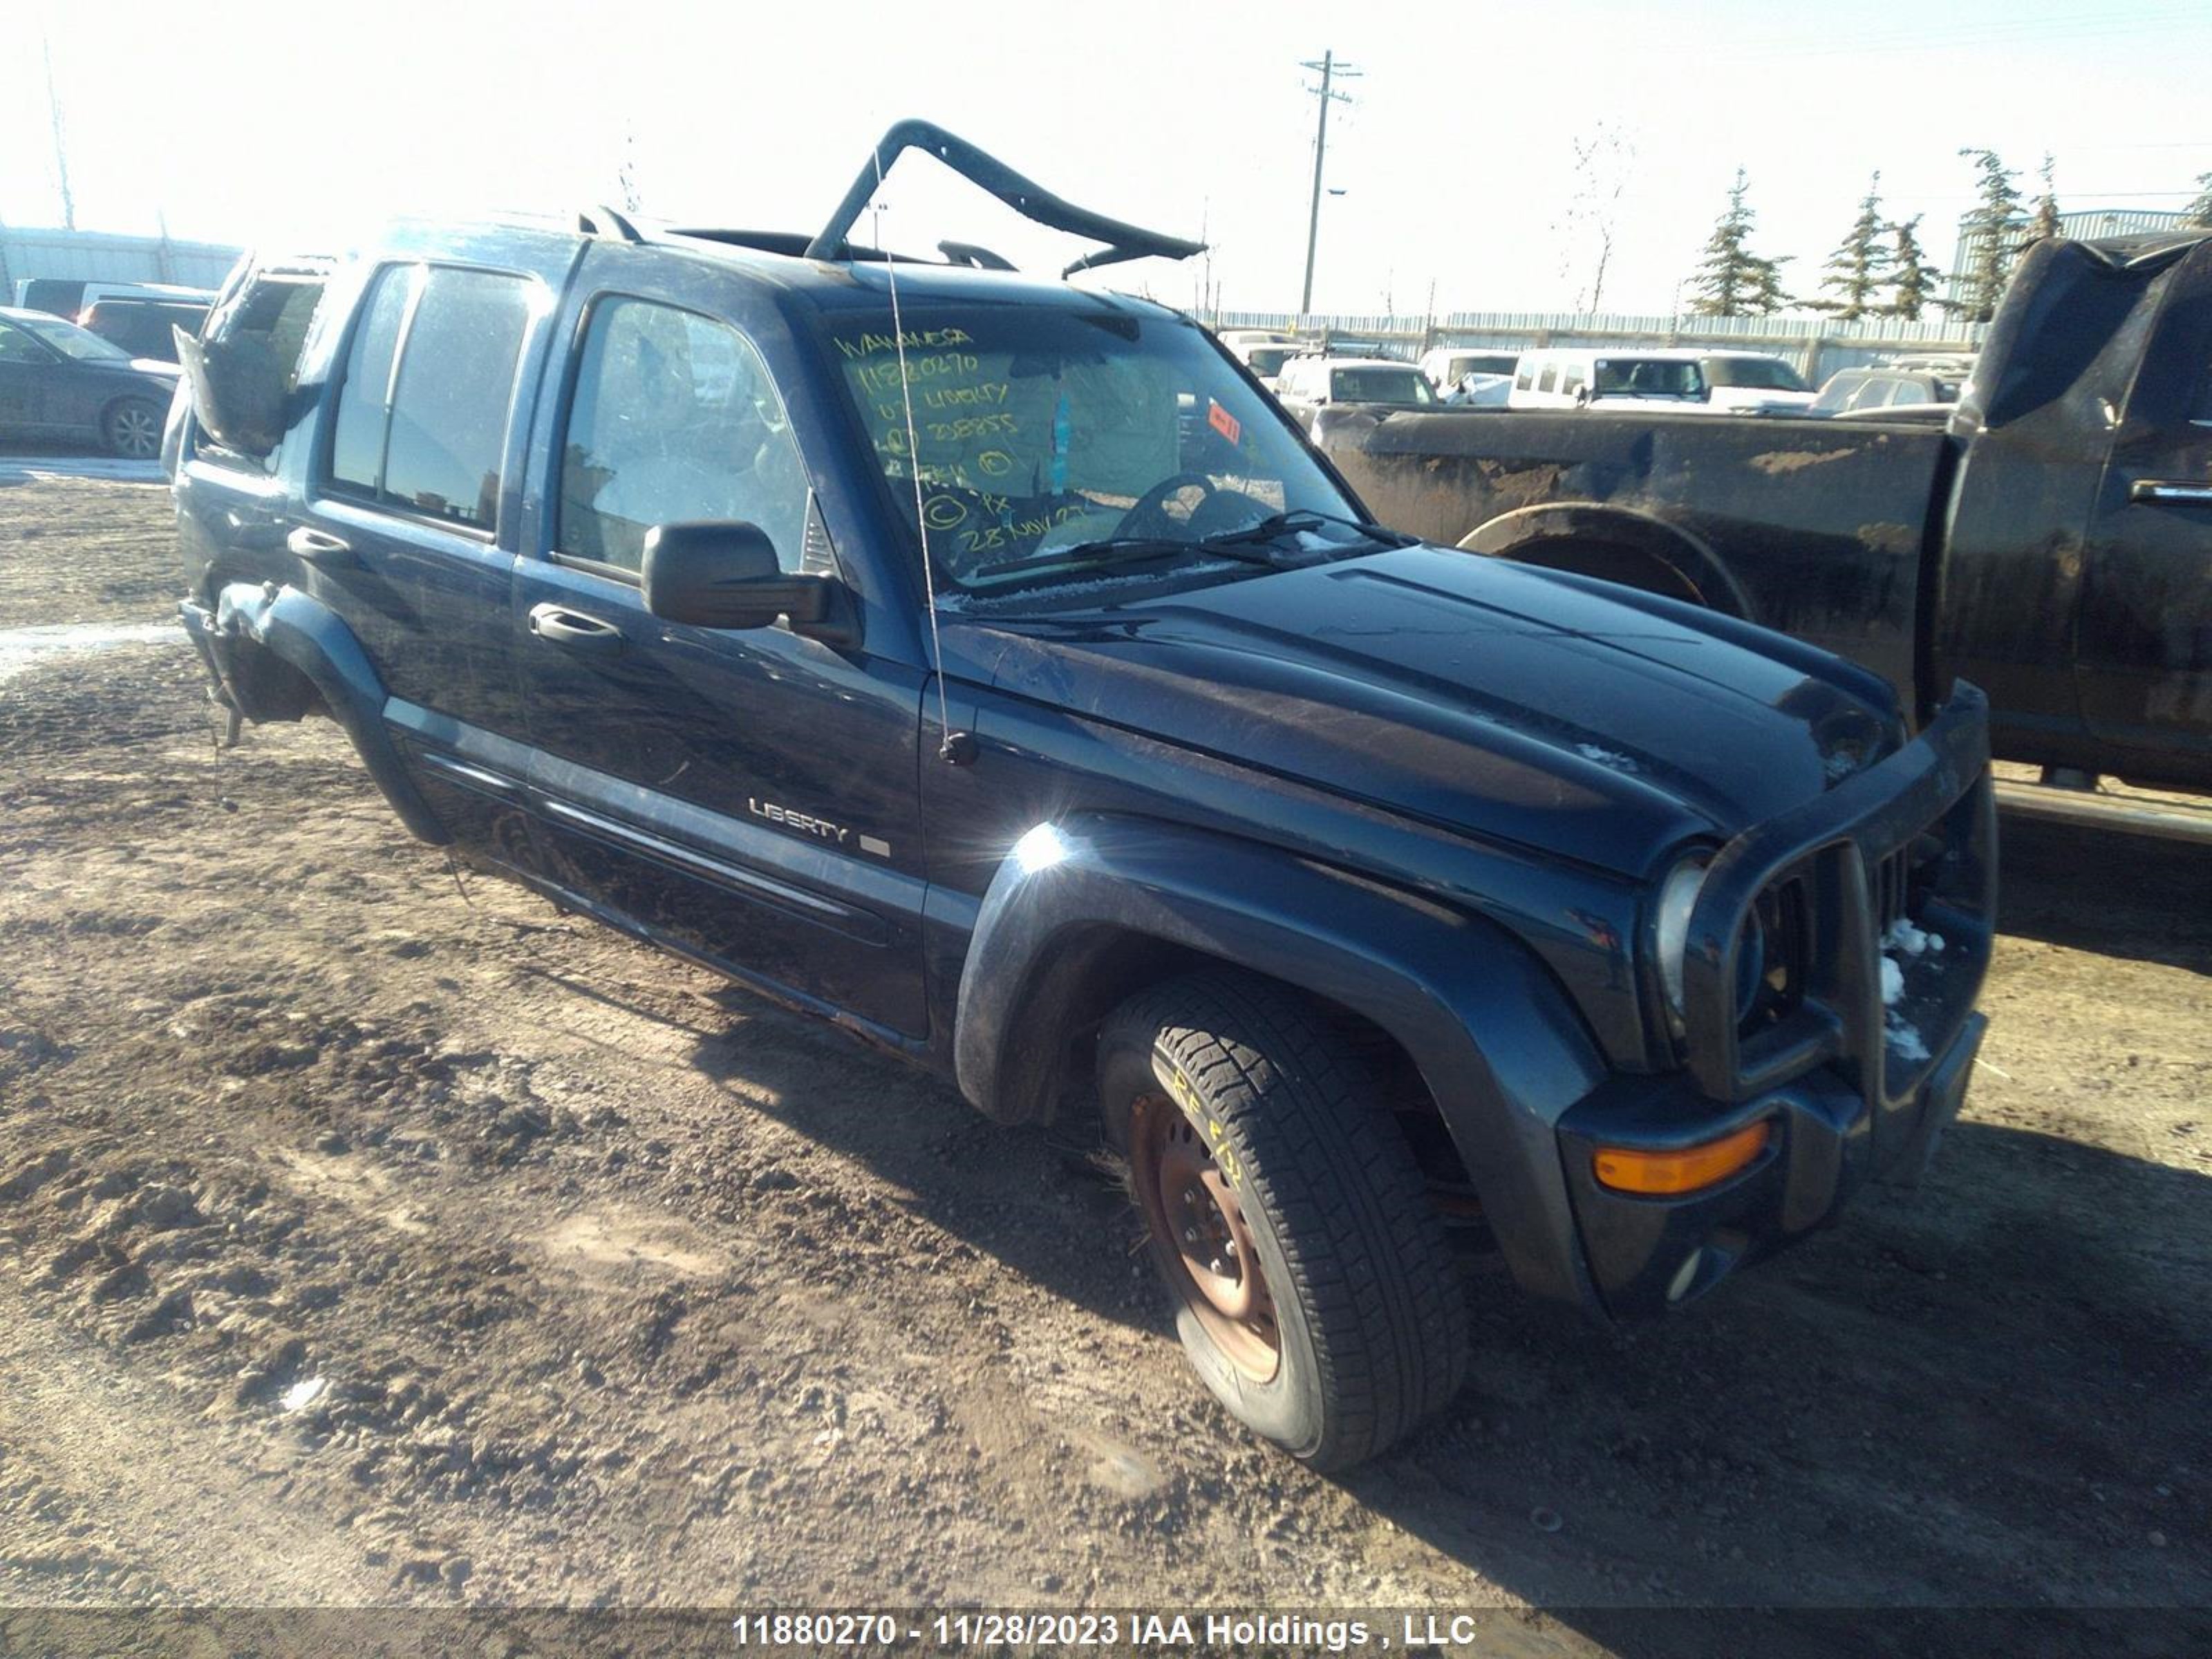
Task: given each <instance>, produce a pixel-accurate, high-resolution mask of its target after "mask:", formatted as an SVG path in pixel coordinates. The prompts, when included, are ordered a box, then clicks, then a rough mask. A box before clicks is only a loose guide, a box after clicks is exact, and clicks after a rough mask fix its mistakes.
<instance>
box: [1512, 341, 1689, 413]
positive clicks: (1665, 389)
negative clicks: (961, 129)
mask: <svg viewBox="0 0 2212 1659" xmlns="http://www.w3.org/2000/svg"><path fill="white" fill-rule="evenodd" d="M1703 356H1705V354H1704V353H1703V352H1699V351H1688V350H1681V349H1675V348H1673V347H1666V346H1652V347H1648V348H1644V349H1638V348H1635V347H1628V348H1624V349H1589V348H1563V349H1554V348H1548V347H1547V348H1543V349H1537V350H1533V351H1524V352H1522V354H1521V357H1520V361H1519V362H1518V363H1516V365H1515V368H1514V370H1513V389H1512V391H1511V392H1510V393H1508V394H1507V397H1506V400H1505V401H1506V406H1507V407H1508V408H1509V409H1606V408H1620V407H1622V406H1624V405H1626V406H1632V407H1641V408H1644V409H1650V408H1652V407H1656V406H1665V407H1669V408H1674V409H1690V410H1703V409H1705V407H1706V403H1705V398H1706V393H1707V392H1708V390H1709V388H1708V387H1707V386H1706V385H1705V372H1704V370H1703V369H1702V368H1700V367H1699V362H1700V360H1701V359H1702V358H1703Z"/></svg>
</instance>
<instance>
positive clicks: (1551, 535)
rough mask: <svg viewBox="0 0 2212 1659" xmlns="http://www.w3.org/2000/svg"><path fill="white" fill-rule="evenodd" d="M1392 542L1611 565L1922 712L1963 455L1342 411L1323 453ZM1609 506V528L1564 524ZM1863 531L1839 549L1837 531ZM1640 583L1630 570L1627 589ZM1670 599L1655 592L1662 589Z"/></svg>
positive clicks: (1610, 415)
mask: <svg viewBox="0 0 2212 1659" xmlns="http://www.w3.org/2000/svg"><path fill="white" fill-rule="evenodd" d="M1316 437H1317V439H1318V441H1320V442H1321V444H1322V447H1323V448H1324V449H1325V450H1326V451H1327V452H1328V456H1329V459H1331V460H1333V461H1334V462H1335V463H1336V464H1337V465H1338V466H1339V467H1340V469H1341V470H1342V471H1344V473H1345V475H1346V477H1347V478H1349V479H1350V481H1351V483H1352V487H1353V489H1356V490H1357V491H1358V493H1359V495H1360V497H1361V498H1362V499H1363V500H1364V501H1365V502H1366V503H1367V505H1368V507H1370V509H1371V510H1372V511H1373V512H1374V513H1375V516H1376V518H1377V519H1379V520H1381V521H1382V522H1383V523H1384V524H1387V525H1389V526H1390V527H1391V528H1392V529H1394V530H1402V531H1404V532H1407V534H1408V535H1415V536H1419V537H1421V538H1423V539H1425V540H1427V541H1432V542H1438V543H1441V544H1443V545H1445V546H1453V545H1460V546H1466V547H1468V548H1471V549H1473V550H1476V551H1480V552H1499V553H1502V552H1504V551H1506V550H1508V549H1509V547H1510V550H1511V551H1512V554H1513V556H1514V557H1516V558H1517V559H1521V560H1523V561H1527V562H1535V563H1544V562H1547V559H1546V558H1545V551H1546V546H1547V543H1548V544H1556V545H1558V546H1559V548H1560V549H1561V550H1564V549H1565V545H1566V544H1568V543H1573V544H1574V545H1575V559H1574V563H1573V568H1576V569H1578V570H1583V571H1586V572H1588V573H1589V574H1593V575H1606V574H1611V573H1609V572H1608V571H1607V570H1606V569H1602V568H1597V567H1596V566H1595V565H1593V564H1592V562H1591V557H1592V549H1593V547H1594V546H1596V547H1604V546H1607V545H1613V546H1617V547H1618V549H1619V551H1618V554H1617V559H1618V561H1619V562H1621V563H1622V564H1623V565H1626V564H1629V563H1633V564H1635V565H1636V566H1638V567H1639V568H1640V570H1641V571H1642V573H1644V574H1647V575H1654V576H1656V575H1657V574H1658V573H1656V572H1653V571H1652V569H1651V567H1652V565H1653V564H1654V563H1655V562H1656V564H1658V565H1660V566H1662V567H1663V568H1664V570H1665V571H1667V572H1671V573H1672V574H1673V577H1674V581H1675V584H1676V585H1675V586H1674V587H1673V588H1672V590H1671V591H1672V592H1674V596H1675V597H1678V598H1683V599H1696V600H1698V601H1699V603H1701V604H1705V605H1711V606H1712V607H1713V608H1715V609H1717V610H1721V611H1728V612H1729V613H1730V614H1732V615H1735V616H1740V617H1748V618H1749V619H1751V620H1753V621H1754V622H1758V623H1763V624H1765V626H1767V627H1769V628H1775V629H1780V630H1782V631H1783V632H1784V633H1786V634H1790V635H1796V637H1797V638H1799V639H1802V640H1804V641H1808V642H1809V643H1811V644H1814V645H1818V646H1820V647H1824V648H1826V649H1827V650H1830V651H1833V652H1836V653H1838V654H1839V655H1842V656H1846V657H1850V658H1852V659H1855V660H1857V661H1858V662H1860V663H1862V664H1863V665H1866V666H1867V667H1869V668H1871V669H1873V670H1875V671H1876V672H1877V673H1879V674H1881V675H1882V676H1883V678H1886V679H1887V680H1888V681H1889V682H1890V683H1891V684H1893V685H1894V686H1895V687H1896V688H1897V690H1898V696H1899V699H1900V700H1901V701H1902V702H1904V704H1905V707H1906V708H1908V709H1916V710H1917V690H1916V688H1917V684H1919V683H1920V680H1921V678H1922V671H1923V669H1924V667H1925V665H1924V664H1923V663H1921V662H1919V661H1917V660H1916V656H1917V635H1918V629H1917V617H1918V615H1919V611H1920V605H1921V599H1922V592H1921V586H1922V583H1923V580H1924V579H1925V573H1926V570H1927V568H1928V552H1929V546H1930V543H1931V536H1932V533H1933V531H1936V530H1940V526H1935V527H1933V530H1931V526H1929V523H1928V519H1929V502H1930V501H1940V500H1941V499H1942V497H1943V495H1944V494H1945V490H1944V489H1943V485H1944V483H1945V480H1946V477H1947V476H1948V471H1949V469H1950V465H1951V461H1952V455H1953V448H1952V444H1951V441H1950V440H1949V439H1948V437H1947V436H1946V435H1944V434H1943V433H1942V432H1941V431H1939V430H1928V429H1913V428H1905V427H1886V426H1880V425H1876V424H1875V423H1873V422H1857V421H1820V422H1812V421H1783V420H1774V419H1765V418H1753V417H1749V416H1744V417H1734V416H1714V415H1675V414H1654V413H1651V412H1649V411H1646V410H1633V411H1630V412H1628V413H1626V414H1622V413H1615V412H1612V411H1607V410H1563V411H1561V412H1560V413H1559V414H1556V415H1554V414H1548V413H1537V412H1524V411H1513V412H1507V411H1504V410H1479V409H1477V410H1466V409H1452V410H1438V411H1437V412H1435V413H1433V414H1422V413H1407V412H1394V413H1390V414H1388V415H1385V416H1381V417H1380V418H1378V417H1377V416H1376V413H1375V412H1373V411H1370V410H1358V409H1352V410H1334V411H1330V412H1328V414H1326V415H1325V416H1324V417H1323V422H1322V428H1321V430H1320V431H1319V432H1318V433H1317V434H1316ZM1591 503H1596V504H1601V505H1602V506H1603V507H1606V508H1608V509H1611V510H1612V511H1611V512H1610V513H1608V514H1607V516H1606V517H1605V518H1604V519H1603V520H1599V519H1598V518H1597V517H1596V516H1595V515H1593V514H1590V513H1587V512H1577V511H1576V510H1575V507H1574V506H1572V505H1566V504H1591ZM1837 526H1850V528H1849V530H1848V532H1845V533H1839V532H1838V528H1837ZM1630 574H1631V573H1630V572H1629V571H1628V570H1626V568H1624V569H1623V570H1622V571H1621V572H1620V577H1621V579H1627V578H1628V576H1629V575H1630ZM1663 581H1664V579H1663V577H1661V578H1660V579H1659V580H1644V581H1639V582H1638V584H1637V585H1638V586H1663Z"/></svg>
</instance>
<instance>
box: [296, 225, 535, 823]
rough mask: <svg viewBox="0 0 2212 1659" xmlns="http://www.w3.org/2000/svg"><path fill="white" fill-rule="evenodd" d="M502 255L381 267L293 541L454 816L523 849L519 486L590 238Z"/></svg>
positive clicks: (335, 387)
mask: <svg viewBox="0 0 2212 1659" xmlns="http://www.w3.org/2000/svg"><path fill="white" fill-rule="evenodd" d="M547 240H551V239H547ZM502 252H507V253H511V254H512V256H513V257H512V258H487V259H485V260H484V261H483V263H480V264H479V263H463V262H461V261H458V260H445V259H440V258H396V259H392V260H390V261H388V262H386V263H385V264H381V265H380V267H379V268H378V269H377V270H375V271H374V274H373V275H372V276H370V278H369V281H368V289H367V291H366V294H365V296H364V297H363V298H362V301H361V303H360V304H359V305H358V306H357V307H355V310H354V313H353V317H352V321H351V325H350V329H349V334H348V337H347V338H346V340H345V342H344V343H343V345H342V347H341V348H340V349H339V353H338V356H337V362H336V363H335V365H334V368H333V373H332V381H331V386H330V387H329V389H328V391H327V392H326V394H325V397H326V401H328V402H329V403H330V404H331V410H330V412H329V414H328V416H327V417H326V418H325V422H324V423H323V428H322V431H321V434H320V439H319V442H318V444H317V445H316V447H315V452H314V457H313V466H312V469H311V471H310V476H309V477H308V479H307V487H306V489H305V491H304V497H303V500H302V501H301V505H300V507H299V509H298V513H297V518H296V521H295V523H294V525H293V526H292V527H291V530H290V532H289V538H288V549H289V552H290V553H291V555H292V556H293V557H294V558H295V560H296V561H297V562H298V563H299V565H300V567H301V570H302V578H301V579H302V580H303V582H304V584H305V585H306V586H307V587H308V588H309V590H310V591H311V592H313V593H314V594H315V595H316V596H317V597H318V598H319V599H322V600H324V602H325V603H326V604H328V605H331V608H332V609H333V610H335V611H337V613H338V615H339V616H340V617H342V618H343V620H344V621H345V623H346V624H347V625H348V626H349V628H350V629H352V630H353V632H354V634H355V635H356V637H357V638H358V639H359V640H360V641H361V644H362V648H363V650H364V651H365V652H366V653H367V654H368V659H369V660H370V662H371V663H372V664H373V665H374V667H375V669H376V671H377V674H378V676H379V678H380V679H381V680H382V682H383V685H384V689H385V690H386V693H387V694H388V701H387V702H386V708H385V719H386V720H387V721H388V722H389V723H391V724H392V726H395V727H396V728H398V731H397V734H396V735H397V736H398V739H399V741H400V744H401V748H402V750H403V752H404V754H405V755H406V756H407V757H408V759H409V761H410V764H411V765H412V766H413V768H414V769H415V770H416V772H417V774H418V775H420V777H421V779H422V785H423V787H424V789H425V792H426V793H428V795H429V797H430V800H431V805H432V806H433V807H434V809H435V811H437V812H438V814H439V816H440V817H441V819H443V820H444V822H445V823H446V824H447V827H448V828H449V829H452V830H453V833H454V835H455V836H457V837H459V838H460V839H462V840H464V841H467V842H473V843H476V844H477V845H479V846H483V847H485V848H489V850H491V851H493V852H494V853H495V854H497V855H499V856H501V857H506V858H509V859H510V861H512V860H513V854H512V850H511V849H512V846H513V842H514V841H515V838H516V837H517V836H523V838H524V839H526V834H525V832H523V831H521V830H520V827H519V826H520V817H519V809H520V805H521V799H522V790H523V784H522V774H523V772H524V771H525V769H526V757H527V750H526V742H525V733H524V729H523V719H522V709H521V702H520V695H519V692H518V690H517V686H516V681H515V669H514V657H515V651H516V641H515V639H514V637H513V620H512V619H513V605H512V600H513V572H514V560H515V555H514V550H513V538H514V537H515V535H516V534H517V533H518V532H517V529H516V526H515V521H514V510H513V507H512V506H511V505H510V501H511V498H512V496H513V494H514V493H515V489H516V480H517V479H518V477H519V475H520V465H519V455H520V447H521V444H522V442H523V441H524V432H525V429H526V427H527V425H528V409H527V405H528V403H529V400H530V398H532V396H533V395H534V392H535V390H536V386H537V380H538V373H539V371H540V369H541V368H543V363H544V354H545V351H546V342H547V339H548V337H549V330H550V322H551V318H552V314H553V312H554V310H555V305H556V294H557V291H558V284H559V283H560V281H561V279H562V276H564V275H565V266H566V264H568V262H569V261H571V260H572V259H573V258H574V245H573V244H566V243H564V244H560V245H558V246H551V247H549V248H546V249H544V250H543V253H542V257H540V258H533V257H532V248H530V247H529V246H516V247H514V248H512V249H508V250H503V251H502Z"/></svg>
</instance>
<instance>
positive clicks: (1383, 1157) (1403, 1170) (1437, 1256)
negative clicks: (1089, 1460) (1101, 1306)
mask: <svg viewBox="0 0 2212 1659" xmlns="http://www.w3.org/2000/svg"><path fill="white" fill-rule="evenodd" d="M1098 1080H1099V1091H1100V1096H1101V1100H1102V1103H1103V1108H1104V1111H1105V1117H1106V1126H1107V1132H1108V1134H1109V1137H1110V1138H1111V1139H1113V1140H1114V1142H1115V1145H1116V1146H1119V1147H1120V1148H1121V1149H1122V1150H1123V1151H1125V1152H1127V1155H1128V1158H1129V1170H1130V1183H1131V1186H1132V1188H1133V1189H1134V1195H1135V1197H1136V1200H1137V1203H1138V1206H1139V1209H1140V1210H1141V1211H1142V1212H1143V1213H1144V1216H1145V1221H1146V1242H1147V1246H1148V1249H1147V1254H1148V1255H1150V1257H1151V1259H1152V1265H1153V1267H1154V1268H1155V1269H1156V1270H1157V1271H1158V1273H1159V1276H1160V1279H1161V1281H1162V1283H1163V1285H1164V1286H1165V1288H1166V1289H1167V1291H1168V1294H1169V1298H1170V1304H1171V1306H1172V1307H1173V1309H1174V1311H1175V1316H1176V1334H1178V1335H1179V1336H1180V1337H1181V1339H1182V1346H1183V1349H1184V1352H1185V1353H1186V1354H1187V1355H1188V1358H1189V1359H1190V1362H1191V1364H1192V1365H1193V1366H1194V1368H1195V1369H1196V1370H1197V1371H1198V1374H1199V1376H1200V1379H1201V1380H1203V1381H1204V1383H1206V1387H1207V1388H1208V1389H1211V1390H1212V1393H1213V1395H1214V1397H1215V1398H1216V1399H1218V1400H1219V1401H1221V1403H1222V1404H1223V1405H1224V1406H1225V1407H1228V1409H1229V1411H1230V1413H1231V1415H1232V1416H1234V1417H1235V1418H1236V1419H1237V1420H1238V1421H1239V1422H1241V1423H1243V1425H1245V1426H1246V1427H1247V1428H1249V1429H1250V1430H1252V1431H1253V1432H1255V1434H1258V1435H1260V1436H1261V1437H1263V1438H1266V1439H1267V1440H1270V1441H1273V1443H1275V1444H1276V1445H1278V1446H1280V1447H1281V1448H1282V1449H1284V1450H1285V1451H1287V1452H1289V1453H1290V1454H1291V1455H1292V1456H1293V1457H1296V1458H1297V1459H1299V1460H1300V1461H1301V1462H1305V1463H1308V1464H1310V1465H1311V1466H1313V1467H1314V1468H1317V1469H1323V1470H1328V1469H1339V1468H1346V1467H1348V1466H1350V1465H1352V1464H1354V1463H1357V1462H1360V1461H1361V1460H1363V1459H1364V1458H1368V1457H1371V1456H1373V1455H1375V1454H1376V1453H1377V1452H1380V1451H1382V1450H1383V1449H1384V1448H1386V1447H1388V1446H1389V1445H1390V1444H1391V1443H1393V1442H1395V1441H1396V1440H1397V1439H1399V1438H1400V1437H1401V1436H1403V1435H1405V1434H1406V1433H1407V1431H1410V1430H1411V1429H1412V1428H1413V1426H1414V1425H1416V1424H1418V1423H1419V1422H1420V1421H1421V1420H1422V1419H1424V1418H1425V1417H1427V1416H1429V1415H1430V1414H1431V1413H1434V1412H1435V1411H1437V1409H1439V1408H1440V1407H1443V1405H1444V1403H1445V1402H1446V1401H1449V1399H1450V1398H1451V1397H1452V1395H1454V1394H1455V1393H1456V1392H1457V1391H1458V1389H1459V1386H1460V1383H1461V1381H1462V1378H1463V1376H1464V1375H1465V1372H1466V1368H1467V1352H1468V1309H1467V1302H1466V1296H1465V1291H1464V1289H1463V1287H1462V1284H1461V1281H1460V1278H1459V1273H1458V1270H1457V1267H1456V1264H1455V1260H1454V1258H1453V1256H1452V1254H1451V1252H1450V1249H1449V1246H1448V1245H1447V1243H1446V1242H1445V1237H1444V1231H1443V1225H1442V1223H1441V1221H1440V1220H1439V1218H1438V1217H1437V1214H1436V1213H1435V1212H1434V1210H1433V1208H1432V1207H1431V1204H1430V1201H1429V1198H1428V1194H1427V1191H1426V1188H1425V1184H1424V1182H1423V1181H1422V1177H1421V1173H1420V1170H1419V1167H1418V1166H1417V1165H1416V1164H1415V1163H1414V1160H1413V1153H1412V1152H1411V1151H1410V1150H1409V1148H1408V1147H1407V1145H1406V1142H1405V1139H1404V1137H1403V1136H1402V1135H1401V1133H1400V1132H1399V1130H1398V1128H1397V1126H1396V1124H1395V1121H1394V1120H1393V1117H1392V1115H1391V1114H1390V1113H1389V1111H1388V1110H1387V1109H1384V1108H1383V1104H1382V1103H1381V1102H1380V1101H1379V1100H1378V1099H1377V1098H1376V1090H1375V1088H1374V1085H1373V1083H1372V1081H1371V1079H1370V1078H1369V1077H1368V1075H1367V1073H1366V1071H1365V1068H1364V1066H1361V1064H1360V1063H1359V1061H1358V1058H1357V1057H1356V1056H1355V1055H1354V1054H1352V1052H1351V1051H1350V1050H1349V1049H1348V1048H1346V1045H1345V1044H1344V1043H1343V1042H1340V1040H1338V1039H1337V1038H1336V1037H1334V1036H1332V1035H1331V1034H1329V1033H1328V1030H1326V1029H1325V1027H1324V1026H1323V1024H1322V1020H1321V1018H1320V1016H1319V1013H1318V1011H1316V1009H1315V1008H1313V1007H1312V1006H1310V1005H1309V1004H1307V1003H1305V1002H1304V1001H1303V1000H1300V999H1298V998H1297V997H1296V996H1295V995H1293V994H1289V993H1287V992H1285V991H1284V990H1281V989H1279V988H1278V987H1275V986H1273V985H1272V984H1269V983H1267V981H1261V980H1258V979H1255V978H1253V977H1251V976H1249V975H1243V974H1238V973H1235V972H1233V971H1218V972H1216V971H1206V972H1200V973H1195V974H1191V975H1185V976H1183V977H1181V978H1178V979H1174V980H1170V981H1166V982H1164V983H1163V984H1160V985H1158V986H1155V987H1152V988H1151V989H1149V990H1146V991H1143V992H1140V993H1139V994H1137V995H1136V996H1134V997H1132V998H1131V999H1130V1000H1128V1001H1127V1002H1125V1003H1124V1004H1122V1005H1121V1007H1119V1008H1118V1009H1116V1010H1115V1012H1113V1013H1112V1014H1111V1015H1109V1017H1108V1018H1107V1020H1106V1022H1105V1024H1104V1026H1103V1029H1102V1030H1101V1032H1100V1036H1099V1046H1098Z"/></svg>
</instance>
